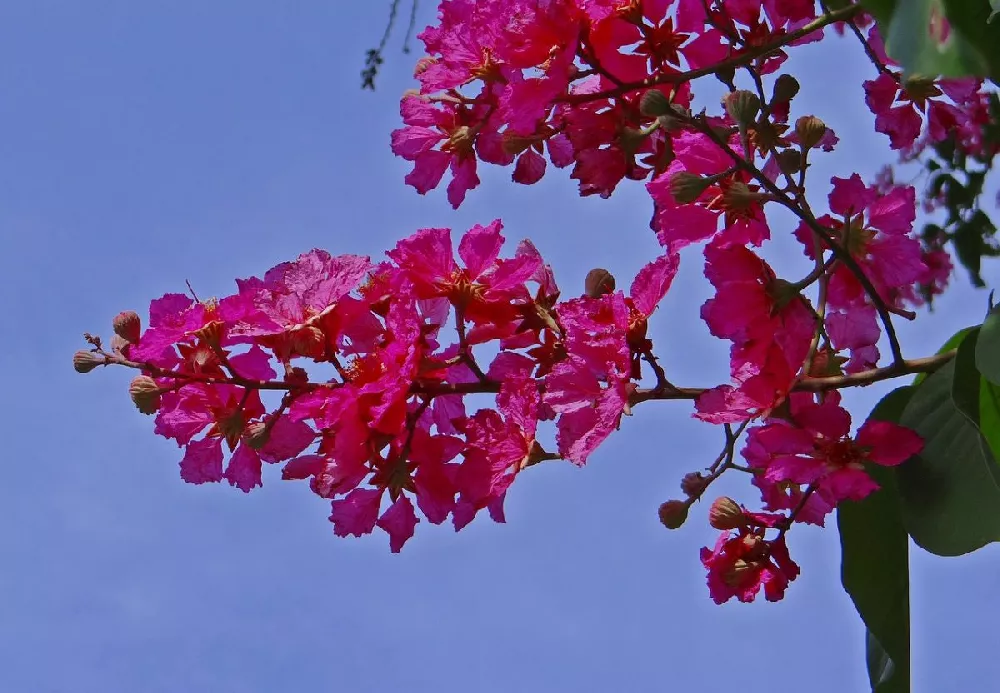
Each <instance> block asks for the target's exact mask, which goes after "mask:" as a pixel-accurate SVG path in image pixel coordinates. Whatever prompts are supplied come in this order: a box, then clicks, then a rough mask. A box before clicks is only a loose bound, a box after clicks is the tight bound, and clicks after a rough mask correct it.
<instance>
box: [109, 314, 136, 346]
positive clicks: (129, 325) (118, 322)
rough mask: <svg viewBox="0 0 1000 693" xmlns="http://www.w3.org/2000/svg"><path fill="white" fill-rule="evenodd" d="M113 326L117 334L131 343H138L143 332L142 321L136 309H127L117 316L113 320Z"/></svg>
mask: <svg viewBox="0 0 1000 693" xmlns="http://www.w3.org/2000/svg"><path fill="white" fill-rule="evenodd" d="M111 327H112V328H113V329H114V331H115V334H116V335H118V336H119V337H121V338H122V339H124V340H125V341H126V342H128V343H129V344H138V343H139V335H140V334H141V332H142V321H141V320H139V314H138V313H136V312H135V311H134V310H126V311H124V312H121V313H119V314H118V315H116V316H115V319H114V320H112V321H111Z"/></svg>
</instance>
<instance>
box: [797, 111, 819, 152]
mask: <svg viewBox="0 0 1000 693" xmlns="http://www.w3.org/2000/svg"><path fill="white" fill-rule="evenodd" d="M795 134H796V135H798V138H799V143H800V144H801V145H802V149H812V148H813V147H815V146H816V145H817V144H819V142H820V140H822V139H823V135H825V134H826V123H824V122H823V121H822V120H820V119H819V118H817V117H816V116H802V117H801V118H799V119H798V120H796V121H795Z"/></svg>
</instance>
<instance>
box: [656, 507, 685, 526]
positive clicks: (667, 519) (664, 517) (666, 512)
mask: <svg viewBox="0 0 1000 693" xmlns="http://www.w3.org/2000/svg"><path fill="white" fill-rule="evenodd" d="M659 515H660V522H661V523H662V524H663V526H664V527H666V528H667V529H678V528H679V527H680V526H681V525H683V524H684V521H685V520H687V516H688V504H687V503H685V502H684V501H680V500H669V501H667V502H666V503H663V504H661V505H660V511H659Z"/></svg>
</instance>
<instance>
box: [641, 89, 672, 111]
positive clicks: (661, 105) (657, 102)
mask: <svg viewBox="0 0 1000 693" xmlns="http://www.w3.org/2000/svg"><path fill="white" fill-rule="evenodd" d="M672 110H673V109H672V108H671V107H670V99H668V98H667V95H666V94H664V93H663V92H662V91H660V90H659V89H650V90H649V91H647V92H646V93H645V94H643V95H642V98H641V99H639V113H642V114H643V115H644V116H649V117H651V118H655V117H657V116H662V115H667V114H668V113H670V112H671V111H672Z"/></svg>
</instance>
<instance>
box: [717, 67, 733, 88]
mask: <svg viewBox="0 0 1000 693" xmlns="http://www.w3.org/2000/svg"><path fill="white" fill-rule="evenodd" d="M715 78H716V79H717V80H719V81H720V82H722V83H723V84H725V85H726V86H727V87H732V85H733V80H735V79H736V68H735V67H723V68H720V69H719V70H718V71H717V72H716V73H715Z"/></svg>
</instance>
